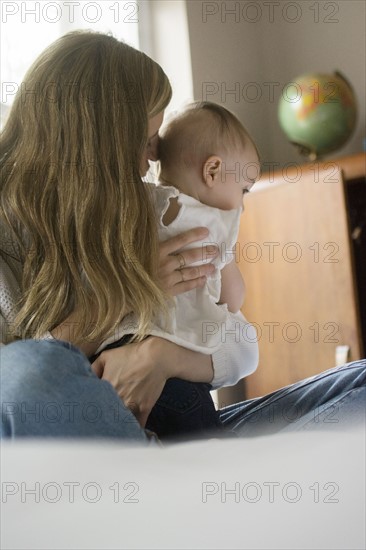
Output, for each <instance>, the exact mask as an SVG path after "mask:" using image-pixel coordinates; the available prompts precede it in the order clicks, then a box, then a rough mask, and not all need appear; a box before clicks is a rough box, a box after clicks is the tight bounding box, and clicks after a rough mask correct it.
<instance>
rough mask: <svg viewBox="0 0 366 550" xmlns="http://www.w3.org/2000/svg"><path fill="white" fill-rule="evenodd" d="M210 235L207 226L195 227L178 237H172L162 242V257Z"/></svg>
mask: <svg viewBox="0 0 366 550" xmlns="http://www.w3.org/2000/svg"><path fill="white" fill-rule="evenodd" d="M207 236H208V229H207V228H206V227H195V228H193V229H189V230H188V231H185V232H184V233H181V234H180V235H177V236H176V237H171V238H170V239H168V240H167V241H164V242H162V243H160V257H162V258H163V257H164V256H168V255H169V254H174V253H175V252H177V251H178V250H181V249H183V248H185V247H186V246H188V245H189V244H191V243H194V242H195V241H200V240H202V239H204V238H205V237H207Z"/></svg>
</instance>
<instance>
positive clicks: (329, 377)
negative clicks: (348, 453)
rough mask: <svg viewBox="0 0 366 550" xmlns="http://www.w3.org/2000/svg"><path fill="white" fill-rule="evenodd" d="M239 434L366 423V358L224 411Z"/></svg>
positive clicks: (223, 417)
mask: <svg viewBox="0 0 366 550" xmlns="http://www.w3.org/2000/svg"><path fill="white" fill-rule="evenodd" d="M220 419H221V421H222V423H223V425H224V426H225V427H227V428H230V429H231V430H232V431H233V432H234V433H236V434H237V435H238V436H239V437H248V436H249V437H250V436H257V435H266V434H273V433H276V432H288V431H300V430H301V431H304V430H329V429H331V430H336V429H348V428H350V427H353V426H355V425H356V424H357V425H358V424H362V425H364V426H365V422H366V360H365V359H362V360H360V361H354V362H352V363H348V364H346V365H342V366H340V367H336V368H333V369H329V370H326V371H324V372H322V373H320V374H318V375H316V376H312V377H309V378H306V379H305V380H301V381H300V382H296V383H295V384H291V385H289V386H286V387H285V388H281V389H279V390H276V391H274V392H272V393H270V394H268V395H265V396H264V397H258V398H255V399H250V400H247V401H243V402H241V403H235V405H229V406H228V407H225V408H224V409H221V411H220Z"/></svg>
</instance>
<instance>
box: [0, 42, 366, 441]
mask: <svg viewBox="0 0 366 550" xmlns="http://www.w3.org/2000/svg"><path fill="white" fill-rule="evenodd" d="M170 97H171V88H170V85H169V82H168V80H167V77H166V76H165V74H164V73H163V71H162V69H161V68H160V67H159V66H158V65H157V64H156V63H154V62H153V61H152V60H151V59H149V58H148V57H147V56H146V55H144V54H142V53H141V52H138V51H137V50H135V49H133V48H131V47H129V46H127V45H125V44H122V43H120V42H118V41H117V40H115V39H114V38H112V37H110V36H106V35H102V34H96V33H90V32H76V33H70V34H68V35H66V36H64V37H62V38H61V39H59V40H58V41H56V42H55V43H54V44H52V45H51V46H50V47H49V48H48V49H47V50H46V51H45V52H44V53H43V54H42V55H41V56H40V57H39V58H38V59H37V60H36V62H35V63H34V65H33V66H32V67H31V68H30V70H29V72H28V73H27V75H26V78H25V82H24V83H23V85H22V87H21V90H20V92H19V94H18V96H17V98H16V100H15V103H14V106H13V108H12V111H11V113H10V115H9V119H8V122H7V124H6V127H5V129H4V132H3V136H2V139H1V150H0V163H1V170H2V189H1V209H2V217H3V221H2V224H3V244H2V247H1V249H2V260H3V263H2V290H1V292H2V294H1V299H2V303H3V304H4V305H3V306H2V314H3V317H4V327H5V329H4V331H5V338H4V339H5V341H6V342H9V341H11V340H12V339H14V338H16V337H18V338H22V340H21V341H18V342H14V343H10V344H9V345H7V346H5V347H4V348H2V358H1V368H2V399H3V405H2V407H3V408H2V411H3V415H2V429H3V434H4V435H5V436H17V435H44V436H75V437H81V436H94V437H95V436H100V437H102V436H106V437H118V438H126V439H129V440H134V441H140V442H142V443H146V442H147V441H148V438H147V435H146V433H145V432H144V431H143V429H142V428H141V427H143V426H145V423H146V420H147V417H148V415H149V413H150V411H151V409H152V407H153V405H154V404H155V402H156V401H157V399H158V397H159V395H160V394H161V392H162V389H163V387H164V384H165V382H166V380H168V379H169V378H172V377H176V378H182V379H184V380H189V381H192V382H206V383H211V384H212V385H213V387H219V386H221V385H224V384H233V383H235V382H236V381H237V380H239V379H240V378H241V377H243V376H244V374H248V372H250V371H251V370H253V368H255V367H256V363H257V345H256V343H255V342H254V343H253V342H248V341H243V339H241V341H240V342H236V341H235V334H237V331H235V330H234V327H236V326H237V323H239V324H240V329H243V328H244V329H245V322H244V321H243V319H242V318H241V317H240V316H235V315H233V316H232V326H231V327H226V334H225V339H223V340H224V341H223V345H222V349H221V350H220V352H218V353H217V354H214V355H213V356H212V357H210V356H205V355H201V354H199V353H195V352H192V351H189V350H186V349H184V348H181V347H179V346H176V345H175V344H173V343H171V342H168V341H165V340H163V339H160V338H154V337H147V338H145V337H146V336H147V335H148V327H149V322H150V321H151V319H152V316H153V314H154V312H155V311H156V310H157V309H161V310H162V311H164V307H165V300H166V294H167V293H168V294H170V295H173V296H174V295H177V294H179V293H181V292H185V291H187V290H190V289H192V288H196V287H198V286H200V285H204V284H205V280H206V276H209V275H210V273H212V269H213V268H212V266H211V265H210V264H202V265H200V266H198V267H190V265H191V264H194V263H196V262H198V261H199V260H200V259H202V254H204V257H206V258H207V257H214V256H215V255H216V254H218V250H216V249H215V248H213V247H206V248H205V249H204V250H203V251H202V249H200V248H196V249H190V250H184V249H185V247H186V246H187V245H188V244H190V243H193V242H195V241H198V240H200V239H202V238H204V237H205V235H207V230H206V229H205V228H193V229H192V230H191V231H189V232H187V233H185V234H183V235H180V236H179V237H176V238H173V239H170V240H168V241H166V242H164V243H161V244H160V245H159V243H158V241H157V231H156V221H155V218H154V212H153V208H152V198H151V197H150V195H149V191H148V188H147V186H145V185H143V184H142V182H141V176H142V175H144V174H145V173H146V170H147V168H148V160H149V159H150V160H154V159H156V146H157V134H158V130H159V127H160V125H161V123H162V119H163V111H164V109H165V107H166V106H167V105H168V103H169V100H170ZM182 250H183V252H182ZM177 252H179V255H178V254H177ZM182 262H183V263H182ZM130 311H138V312H139V319H140V326H139V331H138V337H137V341H135V342H134V343H132V344H128V345H125V346H123V347H119V348H116V349H111V350H108V351H105V352H104V353H102V354H101V356H100V357H99V358H98V359H97V361H96V362H95V363H93V365H92V368H91V365H90V362H89V361H88V359H87V356H88V357H90V356H92V355H93V353H94V352H95V350H96V349H97V348H98V347H99V345H100V344H101V342H103V341H104V340H105V339H106V337H107V336H109V335H110V334H111V333H113V330H114V329H115V327H116V326H117V325H118V323H119V322H120V320H121V318H122V317H123V316H124V315H126V314H127V313H129V312H130ZM239 333H240V334H244V333H245V330H240V331H239ZM47 337H48V338H49V339H47ZM24 339H25V340H24ZM362 367H363V368H362ZM95 373H96V374H97V375H98V376H96V374H95ZM98 377H101V378H102V380H100V379H99V378H98ZM364 381H365V375H364V365H362V364H361V363H360V364H353V365H351V366H348V367H344V368H343V369H341V370H339V371H332V372H330V371H328V374H326V373H323V375H320V377H319V379H314V380H313V381H311V382H309V381H306V382H304V383H303V385H302V386H301V383H300V384H297V385H294V386H293V387H291V390H289V389H287V391H286V390H285V391H284V390H281V391H282V393H281V391H280V392H277V394H276V396H273V397H272V398H269V397H267V398H264V401H261V402H258V401H255V402H254V401H251V402H250V403H248V402H247V403H243V404H240V406H239V405H238V406H231V407H229V408H227V409H226V410H224V411H223V412H222V414H221V417H222V419H223V421H224V422H225V423H226V424H227V426H228V427H231V428H233V427H235V426H236V425H237V426H240V429H237V433H246V432H248V430H249V431H251V432H252V431H253V430H255V431H256V430H257V429H259V427H260V430H261V431H266V430H269V429H271V430H273V429H275V430H278V429H283V428H284V425H286V424H288V422H287V421H286V419H285V417H284V415H283V411H284V410H285V409H284V408H286V407H287V408H288V407H289V404H290V405H291V406H292V407H293V406H296V407H298V406H299V405H301V407H302V410H301V419H302V420H303V422H304V423H307V422H308V421H309V415H310V416H311V415H312V416H313V417H314V410H317V414H318V416H317V419H316V420H315V421H316V422H317V424H319V410H318V409H319V407H320V406H322V405H324V411H325V413H327V412H329V408H330V407H332V406H334V402H335V400H336V401H339V400H340V399H341V400H342V403H343V405H342V406H343V409H344V410H342V411H341V412H340V414H341V415H342V418H349V417H350V414H351V412H354V409H355V408H357V409H358V408H359V407H360V403H361V401H360V395H359V388H360V386H361V384H362V383H363V384H364ZM346 392H348V393H347V395H346ZM356 394H357V396H356ZM321 395H322V399H321V398H320V396H321ZM356 397H357V398H356ZM274 403H276V404H277V405H278V404H279V409H278V411H277V412H275V414H274V417H273V415H272V412H271V417H270V420H268V418H269V417H268V418H267V417H266V416H267V414H269V411H270V409H271V411H272V409H273V404H274ZM345 405H346V406H345ZM131 410H132V411H133V413H134V414H132V413H131ZM286 410H287V409H286ZM258 411H260V415H259V416H260V420H258ZM253 413H255V414H253ZM352 417H353V415H352ZM273 418H274V420H273ZM253 420H255V422H253ZM310 421H311V419H310ZM312 422H313V423H314V418H313V420H312Z"/></svg>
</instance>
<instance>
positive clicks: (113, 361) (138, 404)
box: [92, 336, 214, 427]
mask: <svg viewBox="0 0 366 550" xmlns="http://www.w3.org/2000/svg"><path fill="white" fill-rule="evenodd" d="M92 369H93V371H94V372H95V374H96V375H97V376H99V378H102V379H103V380H107V381H108V382H110V384H112V386H113V387H114V389H115V390H116V391H117V393H118V395H119V396H120V397H121V399H122V400H123V402H124V404H125V405H126V407H128V408H129V409H131V411H132V412H133V413H134V415H135V416H136V418H137V420H138V422H139V423H140V425H141V426H142V427H144V426H145V424H146V421H147V419H148V416H149V414H150V412H151V409H152V408H153V406H154V405H155V403H156V401H157V400H158V399H159V397H160V395H161V392H162V391H163V388H164V385H165V382H166V381H167V379H168V378H174V377H176V378H182V379H183V380H190V381H191V382H211V380H212V378H213V374H214V373H213V368H212V361H211V356H210V355H203V354H201V353H198V352H195V351H191V350H188V349H186V348H182V347H181V346H178V345H177V344H174V343H173V342H169V341H168V340H164V339H163V338H159V337H157V336H149V337H148V338H146V339H145V340H143V341H142V342H138V343H134V344H126V345H125V346H123V347H121V348H114V349H111V350H108V351H103V352H102V353H101V354H100V356H99V357H98V359H96V360H95V361H94V363H93V364H92Z"/></svg>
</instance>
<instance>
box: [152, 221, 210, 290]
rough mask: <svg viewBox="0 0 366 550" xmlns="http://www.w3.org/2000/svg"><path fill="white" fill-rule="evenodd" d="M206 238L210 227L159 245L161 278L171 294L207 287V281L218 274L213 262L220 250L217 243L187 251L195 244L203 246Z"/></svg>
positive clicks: (178, 236)
mask: <svg viewBox="0 0 366 550" xmlns="http://www.w3.org/2000/svg"><path fill="white" fill-rule="evenodd" d="M207 236H208V230H207V228H205V227H195V228H194V229H190V230H189V231H186V232H185V233H182V234H180V235H177V236H176V237H172V238H170V239H168V240H167V241H164V242H162V243H160V264H159V279H160V281H161V283H162V286H163V288H164V289H165V290H166V291H167V292H169V293H170V294H171V295H173V296H176V295H177V294H181V293H183V292H187V291H188V290H192V289H193V288H198V287H202V286H204V284H205V282H206V278H207V277H209V276H210V275H212V273H213V272H214V271H215V267H214V266H213V265H212V263H211V262H212V260H213V259H214V258H216V257H217V256H218V254H219V249H218V247H217V246H216V245H215V244H214V243H207V244H202V245H201V246H197V247H194V248H189V249H186V248H185V247H187V246H188V245H190V244H192V243H194V242H196V241H203V243H204V239H205V237H207ZM195 264H198V265H195Z"/></svg>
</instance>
